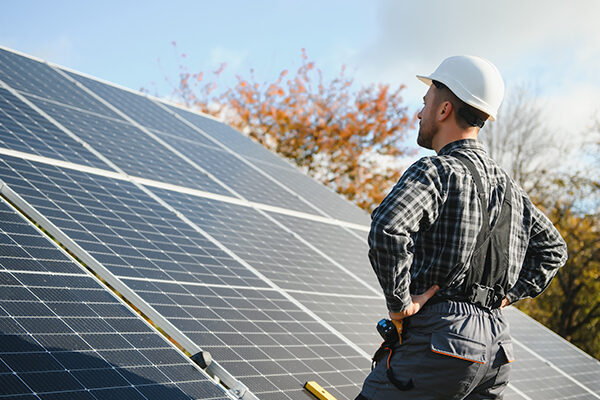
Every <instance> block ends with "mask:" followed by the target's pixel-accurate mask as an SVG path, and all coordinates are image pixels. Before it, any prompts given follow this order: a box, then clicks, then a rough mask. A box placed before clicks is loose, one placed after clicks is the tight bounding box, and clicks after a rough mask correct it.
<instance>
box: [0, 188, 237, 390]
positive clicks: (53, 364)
mask: <svg viewBox="0 0 600 400" xmlns="http://www.w3.org/2000/svg"><path fill="white" fill-rule="evenodd" d="M0 254H2V255H1V256H0V300H1V303H0V398H2V399H9V398H10V399H28V398H31V399H90V400H92V399H115V398H126V399H157V400H158V399H164V398H169V399H188V400H189V399H196V398H203V399H226V398H228V397H227V395H226V394H225V390H224V389H223V388H221V387H219V386H217V385H216V384H215V383H214V382H212V381H210V380H209V378H208V377H207V376H206V375H205V374H204V373H202V372H201V371H200V370H198V369H197V368H196V367H195V366H194V365H193V364H192V363H191V362H190V360H189V359H187V357H185V356H184V355H183V354H182V353H181V352H179V351H178V350H176V349H175V348H174V347H173V346H172V345H171V344H170V343H168V341H167V340H166V339H165V338H163V337H162V336H161V335H160V334H158V333H157V332H156V331H154V330H153V329H151V328H150V327H149V326H148V325H147V324H146V323H145V322H144V321H143V320H142V319H141V318H140V317H139V316H136V315H135V314H133V313H132V312H131V310H130V309H129V308H128V307H126V306H125V305H124V304H123V303H121V302H120V301H119V300H118V299H117V298H116V297H115V296H114V295H112V294H111V293H110V292H108V291H107V289H106V288H104V287H103V286H102V285H101V284H100V283H99V282H98V281H97V280H96V279H94V278H93V277H92V276H91V275H89V274H88V273H87V272H86V271H84V270H82V268H81V267H79V266H78V265H77V264H75V263H74V262H73V261H72V260H71V259H70V258H69V257H68V256H67V255H65V254H64V253H63V252H62V251H61V250H59V249H58V248H57V247H56V246H55V245H54V244H53V243H52V242H51V241H50V240H49V239H47V238H45V237H44V236H43V235H42V233H41V232H40V231H38V230H37V229H36V228H34V227H33V226H32V225H31V224H30V223H29V222H28V221H26V220H25V219H24V218H23V217H22V216H20V215H19V214H18V213H17V212H16V211H15V210H14V209H13V208H12V207H11V206H10V205H8V204H7V203H6V202H5V201H4V200H3V199H0Z"/></svg>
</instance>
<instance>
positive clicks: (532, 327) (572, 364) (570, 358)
mask: <svg viewBox="0 0 600 400" xmlns="http://www.w3.org/2000/svg"><path fill="white" fill-rule="evenodd" d="M506 314H507V317H508V318H509V320H510V323H511V332H512V334H513V336H514V337H515V338H518V341H519V342H520V343H521V344H523V345H524V346H527V347H528V348H529V349H531V350H532V351H535V352H536V353H537V354H539V355H540V356H541V357H543V358H544V359H546V360H548V361H549V362H551V363H553V364H554V365H556V366H557V367H558V368H560V369H561V370H562V371H564V372H565V373H566V374H568V375H569V376H571V377H573V378H575V379H577V381H579V382H581V383H582V384H583V385H585V386H586V387H587V388H589V389H590V390H591V391H592V392H594V393H598V394H600V362H599V361H598V360H596V359H594V358H592V357H590V356H589V355H587V354H585V353H583V352H582V351H580V350H578V349H575V348H574V346H573V345H572V344H570V343H569V342H567V341H565V340H564V339H563V338H561V337H560V336H558V335H557V334H555V333H554V332H551V331H549V330H548V329H547V328H545V327H544V326H542V325H541V324H539V323H537V322H535V321H531V319H530V318H529V317H527V316H526V315H525V314H523V313H522V312H521V311H519V310H518V309H516V308H510V309H508V310H507V311H506Z"/></svg>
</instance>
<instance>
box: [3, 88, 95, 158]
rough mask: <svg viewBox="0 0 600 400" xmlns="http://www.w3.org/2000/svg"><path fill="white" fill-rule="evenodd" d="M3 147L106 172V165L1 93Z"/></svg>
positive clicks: (15, 99) (17, 102)
mask: <svg viewBox="0 0 600 400" xmlns="http://www.w3.org/2000/svg"><path fill="white" fill-rule="evenodd" d="M0 147H4V148H7V149H11V150H16V151H21V152H26V153H32V154H37V155H40V156H45V157H50V158H56V159H60V160H64V161H70V162H73V163H79V164H82V165H87V166H93V167H98V168H106V167H107V166H106V164H105V163H104V162H102V161H101V160H100V159H98V158H97V157H96V156H94V155H93V154H92V153H90V152H89V151H88V150H87V149H85V148H84V147H83V145H81V144H80V143H78V142H77V141H75V140H74V139H73V138H71V137H69V136H67V135H66V134H65V133H64V132H62V131H61V130H60V129H58V128H57V127H56V126H54V125H53V124H52V123H51V122H50V121H48V120H47V119H46V118H44V117H43V116H41V115H40V114H39V113H38V112H36V111H34V110H33V109H32V108H31V107H29V106H28V105H26V104H25V103H23V102H22V101H21V100H19V99H18V98H16V97H15V96H13V95H12V94H11V93H10V92H9V91H8V90H5V89H0Z"/></svg>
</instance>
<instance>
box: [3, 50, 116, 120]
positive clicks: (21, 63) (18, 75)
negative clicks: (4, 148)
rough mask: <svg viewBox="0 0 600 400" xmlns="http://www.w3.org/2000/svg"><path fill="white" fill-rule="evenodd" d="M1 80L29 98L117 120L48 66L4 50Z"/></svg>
mask: <svg viewBox="0 0 600 400" xmlns="http://www.w3.org/2000/svg"><path fill="white" fill-rule="evenodd" d="M0 76H1V78H0V79H1V80H2V81H4V82H5V83H8V84H9V86H10V87H12V88H13V89H15V90H18V91H19V92H21V93H23V94H27V95H29V97H34V96H35V97H40V98H43V99H50V100H53V101H57V102H60V103H62V104H68V105H70V106H74V107H78V108H82V109H85V110H88V111H92V112H96V113H99V114H103V115H108V116H113V117H115V116H116V115H115V113H114V112H113V111H111V110H109V109H108V108H106V107H105V106H103V105H102V104H100V103H98V102H97V101H95V100H94V99H92V98H90V97H89V96H87V95H86V94H85V93H83V92H82V91H81V90H80V89H79V88H77V87H76V86H75V85H74V84H73V83H72V82H69V81H68V80H66V79H64V78H63V77H61V76H60V75H59V74H58V73H57V72H56V71H54V70H53V69H52V68H51V67H50V66H48V65H47V64H45V63H42V62H39V61H35V60H32V59H30V58H28V57H24V56H21V55H18V54H15V53H13V52H12V51H8V50H7V49H3V48H1V47H0Z"/></svg>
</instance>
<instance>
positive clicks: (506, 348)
mask: <svg viewBox="0 0 600 400" xmlns="http://www.w3.org/2000/svg"><path fill="white" fill-rule="evenodd" d="M500 348H501V349H502V351H503V352H504V356H505V357H506V362H508V363H511V362H513V361H515V355H514V352H513V345H512V342H511V341H505V342H501V343H500Z"/></svg>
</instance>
